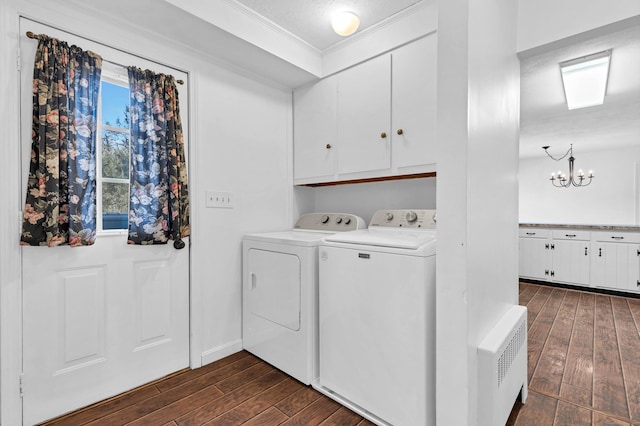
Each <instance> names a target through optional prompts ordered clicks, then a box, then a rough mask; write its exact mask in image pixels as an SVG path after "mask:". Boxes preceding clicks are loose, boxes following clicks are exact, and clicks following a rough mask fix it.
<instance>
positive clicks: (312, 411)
mask: <svg viewBox="0 0 640 426" xmlns="http://www.w3.org/2000/svg"><path fill="white" fill-rule="evenodd" d="M340 407H341V405H340V404H338V403H337V402H335V401H334V400H332V399H328V398H318V399H316V400H315V401H313V402H312V403H311V404H310V405H308V406H306V407H305V408H304V409H302V410H301V411H299V412H298V413H296V414H295V415H294V416H293V417H291V418H290V419H289V420H287V421H285V422H283V423H282V425H283V426H316V425H319V424H321V423H322V422H323V421H325V420H326V419H327V418H328V417H329V416H331V415H332V414H333V413H335V412H336V411H338V409H339V408H340Z"/></svg>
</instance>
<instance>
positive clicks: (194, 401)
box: [128, 385, 224, 426]
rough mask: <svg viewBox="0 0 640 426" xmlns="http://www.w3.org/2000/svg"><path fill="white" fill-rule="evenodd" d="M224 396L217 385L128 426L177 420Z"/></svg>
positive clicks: (141, 425) (166, 406)
mask: <svg viewBox="0 0 640 426" xmlns="http://www.w3.org/2000/svg"><path fill="white" fill-rule="evenodd" d="M223 395H224V394H223V393H222V392H221V391H220V390H219V389H218V388H217V387H216V386H215V385H211V386H209V387H206V388H204V389H200V390H199V391H197V392H194V393H192V394H190V395H188V396H186V397H185V398H182V399H180V400H178V401H175V402H173V403H171V404H168V405H165V406H164V407H158V408H156V409H155V410H153V411H152V412H150V413H149V414H147V415H145V416H143V417H139V418H137V419H136V420H134V421H132V422H130V423H128V425H131V426H145V425H157V424H161V423H162V422H163V421H166V420H167V419H175V418H178V417H180V416H182V415H185V414H187V413H190V412H191V411H193V410H196V409H198V408H199V407H201V406H202V405H204V404H207V403H209V402H210V401H211V400H212V399H216V398H220V397H221V396H223Z"/></svg>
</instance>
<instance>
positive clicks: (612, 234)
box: [592, 231, 640, 244]
mask: <svg viewBox="0 0 640 426" xmlns="http://www.w3.org/2000/svg"><path fill="white" fill-rule="evenodd" d="M592 241H599V242H605V243H635V244H640V233H637V232H623V231H618V232H616V231H606V232H594V233H593V238H592Z"/></svg>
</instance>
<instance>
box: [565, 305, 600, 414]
mask: <svg viewBox="0 0 640 426" xmlns="http://www.w3.org/2000/svg"><path fill="white" fill-rule="evenodd" d="M594 315H595V297H593V296H592V295H586V294H585V293H582V294H580V298H579V302H578V306H577V309H576V317H575V321H574V326H573V330H572V333H571V338H570V341H569V350H568V352H567V362H566V365H565V370H564V375H563V377H562V386H561V388H560V396H561V397H562V398H563V399H564V400H566V401H569V402H573V403H576V404H582V405H586V406H591V404H592V401H593V398H592V396H593V333H594V329H593V327H594Z"/></svg>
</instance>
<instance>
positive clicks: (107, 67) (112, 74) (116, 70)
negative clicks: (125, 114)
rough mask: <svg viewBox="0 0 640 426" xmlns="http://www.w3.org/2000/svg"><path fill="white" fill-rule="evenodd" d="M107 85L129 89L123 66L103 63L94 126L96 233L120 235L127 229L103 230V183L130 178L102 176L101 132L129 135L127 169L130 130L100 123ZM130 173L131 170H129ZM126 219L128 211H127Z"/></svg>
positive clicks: (126, 74)
mask: <svg viewBox="0 0 640 426" xmlns="http://www.w3.org/2000/svg"><path fill="white" fill-rule="evenodd" d="M104 82H106V83H109V84H113V85H117V86H121V87H126V88H127V90H128V89H129V76H128V73H127V69H126V68H125V67H123V66H120V65H117V64H113V63H110V62H107V61H103V65H102V74H101V82H100V94H99V97H98V114H97V125H96V233H97V234H98V235H121V234H126V233H128V229H127V228H120V229H104V228H103V214H104V213H103V211H102V192H103V184H104V183H120V184H125V183H126V184H127V185H129V183H130V177H129V176H127V178H109V177H103V176H102V132H103V130H109V131H113V132H117V133H126V134H127V135H129V167H131V149H130V148H131V140H130V135H131V130H130V129H126V128H123V127H115V126H110V125H105V124H103V123H102V96H103V93H102V83H104ZM129 173H131V170H129ZM127 217H128V209H127Z"/></svg>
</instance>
